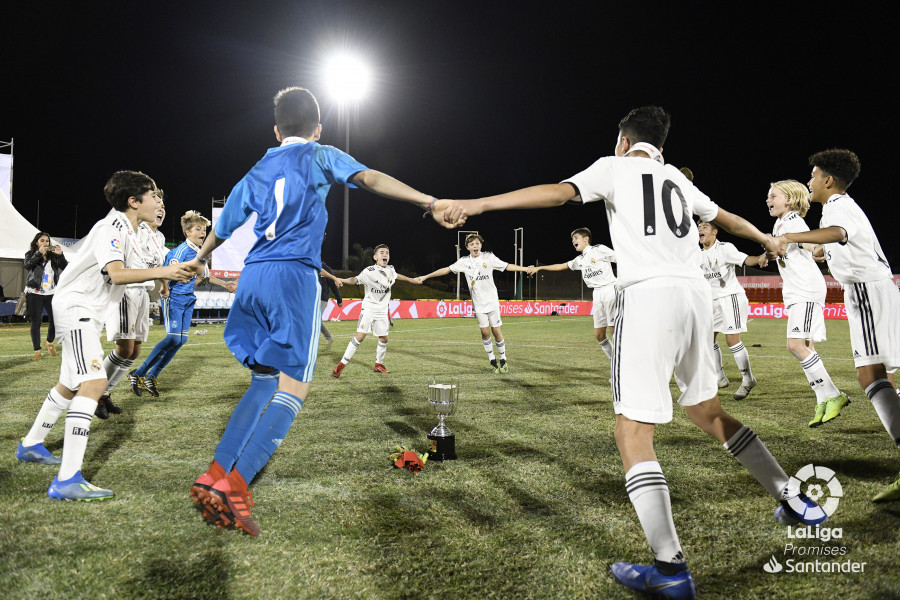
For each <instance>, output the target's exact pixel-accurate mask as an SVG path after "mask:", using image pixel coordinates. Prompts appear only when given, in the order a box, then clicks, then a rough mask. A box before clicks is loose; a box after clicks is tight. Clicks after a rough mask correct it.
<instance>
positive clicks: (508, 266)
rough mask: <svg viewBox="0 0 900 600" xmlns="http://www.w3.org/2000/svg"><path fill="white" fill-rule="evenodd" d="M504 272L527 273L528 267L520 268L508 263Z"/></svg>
mask: <svg viewBox="0 0 900 600" xmlns="http://www.w3.org/2000/svg"><path fill="white" fill-rule="evenodd" d="M506 270H507V271H522V272H523V273H527V272H528V267H520V266H519V265H514V264H512V263H509V264H508V265H506Z"/></svg>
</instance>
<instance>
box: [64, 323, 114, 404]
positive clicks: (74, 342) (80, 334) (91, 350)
mask: <svg viewBox="0 0 900 600" xmlns="http://www.w3.org/2000/svg"><path fill="white" fill-rule="evenodd" d="M78 324H79V326H78V327H74V328H71V329H69V328H68V327H60V326H57V329H56V335H57V337H58V338H59V343H60V345H61V346H62V364H61V366H60V368H59V382H60V383H61V384H63V385H64V386H66V387H67V388H69V389H70V390H72V391H75V390H77V389H78V388H79V387H81V384H82V383H84V382H85V381H91V380H93V379H106V371H105V370H104V369H103V358H104V357H105V356H106V354H105V353H104V351H103V345H102V344H101V343H100V334H101V333H102V331H103V324H102V323H100V322H99V321H95V320H93V319H91V318H90V317H83V318H82V319H79V320H78Z"/></svg>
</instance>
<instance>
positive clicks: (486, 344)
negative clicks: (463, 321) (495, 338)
mask: <svg viewBox="0 0 900 600" xmlns="http://www.w3.org/2000/svg"><path fill="white" fill-rule="evenodd" d="M481 345H482V346H484V351H485V352H487V355H488V360H489V361H491V362H493V361H495V360H497V358H496V357H495V356H494V345H493V344H492V343H491V340H490V338H488V339H486V340H481Z"/></svg>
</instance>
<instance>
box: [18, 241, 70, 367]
mask: <svg viewBox="0 0 900 600" xmlns="http://www.w3.org/2000/svg"><path fill="white" fill-rule="evenodd" d="M67 264H68V261H67V260H66V257H65V256H63V253H62V247H61V246H58V245H57V246H53V245H52V242H51V241H50V234H49V233H47V232H46V231H40V232H38V234H37V235H35V236H34V239H33V240H31V249H30V250H29V251H28V252H26V253H25V271H26V272H27V275H26V276H25V292H26V299H27V305H28V319H29V320H30V321H31V344H32V346H34V356H33V357H32V358H33V359H34V360H40V359H41V321H42V320H43V315H44V310H45V309H46V311H47V316H48V317H49V319H50V327H49V329H48V330H47V341H46V342H45V345H46V346H47V351H48V352H50V354H51V355H52V356H56V347H55V346H54V345H53V339H54V338H55V337H56V330H55V328H54V327H53V306H52V300H53V292H54V291H55V290H56V284H57V283H58V282H59V273H60V271H62V270H63V269H64V268H66V265H67Z"/></svg>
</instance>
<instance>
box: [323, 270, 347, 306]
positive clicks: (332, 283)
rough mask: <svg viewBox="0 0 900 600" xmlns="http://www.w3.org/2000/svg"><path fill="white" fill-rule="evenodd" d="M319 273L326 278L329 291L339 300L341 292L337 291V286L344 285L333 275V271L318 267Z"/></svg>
mask: <svg viewBox="0 0 900 600" xmlns="http://www.w3.org/2000/svg"><path fill="white" fill-rule="evenodd" d="M319 275H321V276H322V277H324V278H325V279H327V280H328V287H329V288H330V289H331V293H332V294H334V295H335V298H336V299H338V300H340V299H341V293H340V292H339V291H338V288H339V287H341V286H342V285H344V283H343V282H342V281H341V280H340V278H338V277H335V276H334V274H333V273H329V272H328V271H326V270H325V269H319Z"/></svg>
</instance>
